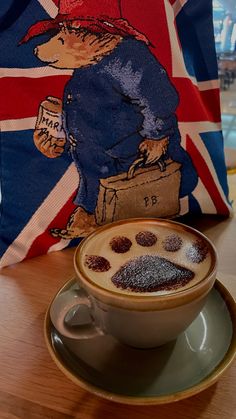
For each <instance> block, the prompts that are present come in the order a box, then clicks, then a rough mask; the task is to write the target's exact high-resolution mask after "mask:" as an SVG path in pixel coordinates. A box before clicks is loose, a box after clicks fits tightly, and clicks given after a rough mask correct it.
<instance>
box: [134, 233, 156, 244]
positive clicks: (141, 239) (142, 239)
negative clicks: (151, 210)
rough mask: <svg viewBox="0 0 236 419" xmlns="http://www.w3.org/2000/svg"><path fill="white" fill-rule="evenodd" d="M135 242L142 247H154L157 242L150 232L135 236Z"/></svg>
mask: <svg viewBox="0 0 236 419" xmlns="http://www.w3.org/2000/svg"><path fill="white" fill-rule="evenodd" d="M135 239H136V242H137V243H138V244H139V245H140V246H143V247H151V246H154V244H156V242H157V236H156V235H155V234H154V233H152V232H151V231H140V233H138V234H136V236H135Z"/></svg>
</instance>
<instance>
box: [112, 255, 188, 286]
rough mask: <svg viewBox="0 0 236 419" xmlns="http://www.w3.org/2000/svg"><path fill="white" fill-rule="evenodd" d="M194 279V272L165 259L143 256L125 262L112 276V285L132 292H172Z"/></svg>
mask: <svg viewBox="0 0 236 419" xmlns="http://www.w3.org/2000/svg"><path fill="white" fill-rule="evenodd" d="M193 278H194V272H192V271H191V270H190V269H187V268H184V267H183V266H180V265H177V264H176V263H173V262H171V261H170V260H168V259H166V258H162V257H159V256H156V255H145V256H139V257H137V258H134V259H131V260H130V261H129V262H126V263H125V264H124V265H123V266H122V267H121V268H120V269H119V270H118V272H116V273H115V275H113V276H112V278H111V280H112V282H113V284H114V285H115V286H116V287H118V288H122V289H128V290H130V291H134V292H154V291H163V290H164V291H166V290H174V289H177V288H180V287H182V286H185V285H186V284H188V282H189V281H190V280H191V279H193Z"/></svg>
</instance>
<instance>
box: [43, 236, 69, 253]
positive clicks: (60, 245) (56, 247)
mask: <svg viewBox="0 0 236 419" xmlns="http://www.w3.org/2000/svg"><path fill="white" fill-rule="evenodd" d="M70 241H71V240H65V239H61V240H60V241H59V242H58V243H56V244H54V245H53V246H51V247H49V249H48V252H47V253H50V252H57V251H58V250H62V249H64V248H65V247H66V246H68V245H69V243H70Z"/></svg>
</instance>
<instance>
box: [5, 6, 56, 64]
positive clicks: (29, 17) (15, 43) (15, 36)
mask: <svg viewBox="0 0 236 419" xmlns="http://www.w3.org/2000/svg"><path fill="white" fill-rule="evenodd" d="M2 1H3V0H2ZM18 1H21V0H18ZM15 7H17V3H16V6H15ZM4 10H5V9H4ZM48 18H49V16H48V14H47V13H46V12H45V11H44V9H43V8H42V6H41V5H40V4H39V3H38V1H37V0H31V1H30V2H29V5H28V6H27V7H26V9H25V10H24V11H23V12H22V14H21V15H20V17H18V19H17V20H16V21H15V22H14V23H12V25H11V26H10V28H8V29H7V30H3V31H2V32H1V31H0V45H1V48H0V67H6V68H31V67H42V66H44V64H43V63H42V62H41V61H40V60H38V59H37V58H36V57H35V56H34V53H33V51H34V48H35V47H36V46H37V45H39V44H41V43H43V42H45V41H46V40H47V39H49V38H50V35H49V34H45V35H41V36H38V37H35V38H33V39H32V41H30V42H27V43H26V44H23V45H19V42H20V41H21V39H22V38H23V36H24V35H25V34H26V32H27V30H28V29H29V27H30V26H31V25H32V24H33V23H35V22H38V21H39V20H44V19H48Z"/></svg>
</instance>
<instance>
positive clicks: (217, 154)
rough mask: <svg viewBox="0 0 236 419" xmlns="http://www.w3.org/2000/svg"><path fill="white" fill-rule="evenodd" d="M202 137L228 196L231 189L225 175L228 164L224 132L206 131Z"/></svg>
mask: <svg viewBox="0 0 236 419" xmlns="http://www.w3.org/2000/svg"><path fill="white" fill-rule="evenodd" d="M200 137H201V139H202V141H203V143H204V145H205V147H206V148H207V151H208V153H209V154H210V156H211V160H212V163H213V165H214V168H215V171H216V174H217V177H218V179H219V182H220V184H221V187H222V189H223V191H224V193H225V196H226V197H228V193H229V189H228V184H227V177H226V175H225V174H226V166H225V160H224V142H223V136H222V132H221V131H214V132H204V133H201V134H200Z"/></svg>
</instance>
